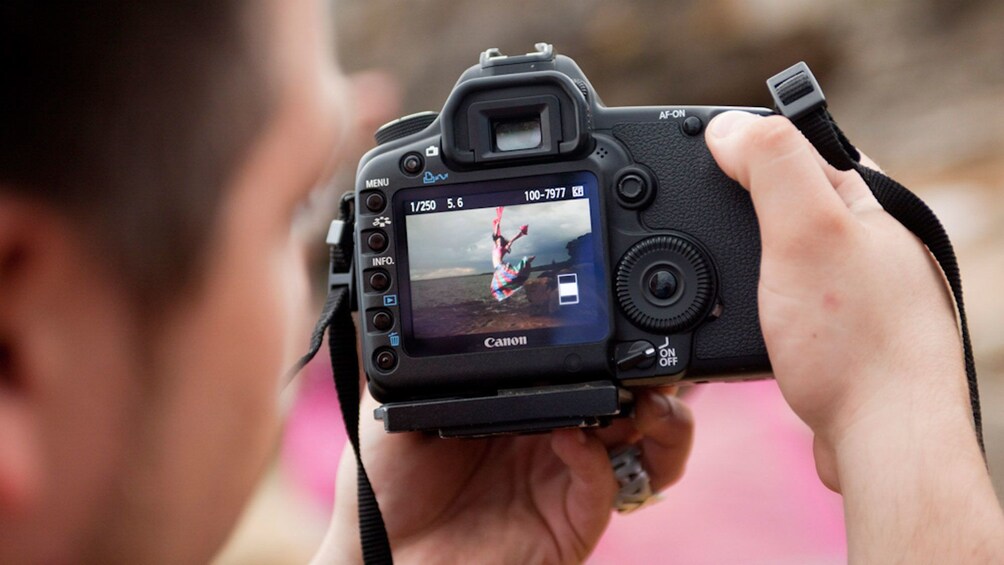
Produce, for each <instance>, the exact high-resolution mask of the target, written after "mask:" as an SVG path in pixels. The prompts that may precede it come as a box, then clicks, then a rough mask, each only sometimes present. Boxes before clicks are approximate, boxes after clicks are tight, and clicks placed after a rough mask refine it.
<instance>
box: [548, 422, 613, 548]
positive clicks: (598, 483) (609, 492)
mask: <svg viewBox="0 0 1004 565" xmlns="http://www.w3.org/2000/svg"><path fill="white" fill-rule="evenodd" d="M551 449H552V450H553V451H554V454H555V455H557V456H558V459H560V460H561V461H562V463H564V464H565V465H566V466H567V467H568V472H569V476H570V481H569V485H568V493H567V496H566V497H565V512H566V515H567V516H568V517H569V519H570V520H571V521H572V522H573V523H572V527H573V528H574V529H575V531H576V532H577V533H578V534H579V537H580V539H595V538H598V537H599V535H600V534H601V533H602V532H603V530H604V529H605V528H606V525H607V522H608V521H609V520H610V509H611V508H612V507H613V503H614V498H615V497H616V496H617V480H616V479H615V478H614V471H613V468H612V467H611V466H610V458H609V457H608V456H607V449H606V447H604V446H603V444H602V443H600V441H599V440H598V439H596V438H593V437H589V436H588V435H587V434H586V433H585V432H583V431H582V430H581V429H578V428H575V429H571V430H556V431H554V432H553V433H552V434H551Z"/></svg>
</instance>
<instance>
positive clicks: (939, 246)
mask: <svg viewBox="0 0 1004 565" xmlns="http://www.w3.org/2000/svg"><path fill="white" fill-rule="evenodd" d="M767 87H768V88H769V89H770V93H771V95H772V96H773V97H774V104H775V108H776V110H777V113H778V114H781V115H782V116H784V117H786V118H788V119H789V120H791V122H792V123H793V124H795V127H797V128H798V129H799V131H801V132H802V134H803V135H804V136H805V137H806V139H808V140H809V142H810V143H812V145H813V146H815V148H816V150H817V151H818V152H819V154H820V155H821V156H822V157H823V158H824V159H826V162H828V163H829V164H830V165H832V166H833V167H834V168H836V169H838V170H841V171H849V170H854V171H857V172H858V174H860V175H861V178H863V179H864V181H865V184H867V185H868V188H870V189H871V191H872V193H873V194H874V195H875V198H876V199H877V200H878V202H879V204H881V205H882V207H883V208H884V209H885V211H886V212H887V213H888V214H889V215H890V216H892V217H893V218H895V219H896V220H897V221H899V223H901V224H903V226H904V227H906V229H908V230H910V231H911V232H913V234H914V235H916V236H917V237H918V238H919V239H920V240H921V242H923V244H924V245H925V246H927V249H928V250H929V251H930V252H931V255H933V256H934V258H935V260H937V262H938V266H939V267H941V270H942V272H943V273H944V275H945V278H946V279H947V280H948V286H949V287H950V288H951V290H952V295H953V296H954V298H955V307H956V308H957V310H958V314H959V325H960V328H961V332H962V350H963V355H964V357H965V363H966V380H967V383H968V385H969V403H970V407H971V408H972V413H973V424H974V426H975V428H976V441H977V443H979V446H980V450H981V451H983V453H984V456H985V455H986V449H985V447H984V445H983V425H982V418H981V414H980V393H979V387H978V385H977V380H976V363H975V360H974V359H973V344H972V341H971V339H970V337H969V324H968V322H967V321H966V308H965V304H964V303H963V301H962V278H961V274H960V272H959V262H958V260H957V259H956V257H955V250H954V249H953V247H952V242H951V241H950V240H949V239H948V234H947V233H946V232H945V228H944V227H943V226H942V225H941V221H940V220H938V217H937V216H936V215H935V214H934V212H933V211H932V210H931V209H930V208H929V207H928V206H927V204H925V203H924V201H923V200H921V199H920V198H919V197H917V195H915V194H914V193H912V192H910V190H908V189H907V188H906V187H904V186H903V185H901V184H899V183H898V182H896V181H894V180H893V179H891V178H889V177H888V176H886V175H884V174H882V173H880V172H878V171H875V170H873V169H870V168H868V167H866V166H864V165H863V164H861V154H860V153H859V152H858V150H857V149H856V148H855V147H854V146H853V145H852V144H851V142H850V141H849V140H848V139H847V137H846V136H845V135H844V133H843V132H842V131H840V128H839V127H837V123H836V122H835V121H834V120H833V116H831V115H830V113H829V111H828V110H827V109H826V98H825V97H824V96H823V91H822V90H821V89H820V88H819V83H817V82H816V79H815V77H813V76H812V71H810V70H809V67H808V65H806V64H805V63H798V64H796V65H794V66H792V67H790V68H788V69H786V70H784V71H782V72H781V73H778V74H777V75H774V76H773V77H771V78H770V79H769V80H768V81H767Z"/></svg>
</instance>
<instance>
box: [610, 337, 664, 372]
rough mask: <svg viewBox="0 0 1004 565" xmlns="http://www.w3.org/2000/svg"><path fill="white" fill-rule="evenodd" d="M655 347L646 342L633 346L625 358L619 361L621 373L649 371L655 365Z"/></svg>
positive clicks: (639, 342)
mask: <svg viewBox="0 0 1004 565" xmlns="http://www.w3.org/2000/svg"><path fill="white" fill-rule="evenodd" d="M655 357H656V355H655V346H654V345H652V344H651V343H649V342H647V341H645V340H639V341H636V342H634V343H632V344H631V347H629V348H628V350H627V351H626V352H625V353H624V356H623V357H621V358H620V359H618V360H617V368H618V369H620V370H621V371H630V370H631V369H649V368H651V367H652V365H655Z"/></svg>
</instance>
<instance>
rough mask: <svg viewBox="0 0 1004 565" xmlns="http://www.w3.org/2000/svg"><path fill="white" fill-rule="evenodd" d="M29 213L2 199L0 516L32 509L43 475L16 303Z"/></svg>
mask: <svg viewBox="0 0 1004 565" xmlns="http://www.w3.org/2000/svg"><path fill="white" fill-rule="evenodd" d="M25 211H26V210H25V209H24V207H23V206H22V205H20V204H19V203H17V202H15V201H13V200H12V199H11V198H9V197H6V196H0V517H4V516H10V515H16V514H20V513H22V512H24V511H26V510H27V509H29V508H30V506H31V503H32V501H33V500H34V499H35V493H36V492H37V489H38V486H39V473H40V470H41V465H40V463H41V462H40V461H39V457H40V453H41V446H40V445H39V437H38V433H37V427H38V420H37V418H36V417H35V415H34V414H33V413H32V409H31V406H32V395H31V387H30V380H31V379H30V377H29V375H27V374H25V366H24V364H22V363H19V357H20V355H21V351H20V347H21V344H20V343H19V341H18V335H19V334H18V331H17V327H16V326H17V319H16V318H17V316H18V314H17V312H18V311H19V308H18V307H17V306H16V305H15V304H14V301H15V300H19V297H20V296H22V293H23V292H24V288H23V285H24V284H26V282H28V281H27V280H26V277H25V273H24V269H25V268H26V266H27V261H28V260H29V259H30V258H29V257H28V254H30V253H31V250H30V246H31V245H32V243H31V242H30V241H29V240H28V239H27V236H28V234H26V233H25V228H26V225H25V222H26V221H30V218H28V217H25V216H24V215H23V213H24V212H25Z"/></svg>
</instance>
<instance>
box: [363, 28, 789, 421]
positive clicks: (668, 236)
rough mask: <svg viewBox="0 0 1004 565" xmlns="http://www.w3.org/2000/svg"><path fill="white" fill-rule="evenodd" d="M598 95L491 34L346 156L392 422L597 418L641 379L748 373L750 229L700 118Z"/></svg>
mask: <svg viewBox="0 0 1004 565" xmlns="http://www.w3.org/2000/svg"><path fill="white" fill-rule="evenodd" d="M736 109H738V110H743V111H747V112H752V113H756V114H761V115H767V114H771V113H772V112H771V111H770V110H767V109H765V108H732V107H716V106H648V107H621V108H608V107H606V106H604V105H603V103H602V101H601V100H600V98H599V96H598V95H597V93H596V92H595V91H594V89H593V88H592V86H591V85H590V83H589V81H588V79H587V78H586V76H585V74H584V73H583V72H582V71H581V70H580V69H579V67H578V66H577V65H576V63H575V62H574V61H573V60H572V59H570V58H568V57H565V56H562V55H557V54H555V52H554V50H553V48H552V46H551V45H548V44H543V43H542V44H537V45H536V50H535V51H534V52H532V53H528V54H525V55H517V56H506V55H503V54H502V53H500V52H499V51H498V50H497V49H490V50H488V51H485V52H484V53H482V54H481V57H480V62H479V64H477V65H475V66H473V67H471V68H469V69H468V70H467V71H466V72H464V73H463V75H462V76H461V77H460V79H459V81H458V82H457V84H456V86H455V87H454V88H453V90H452V92H451V93H450V95H449V97H448V99H447V100H446V103H445V105H444V107H443V110H442V112H440V113H438V114H436V113H431V112H426V113H421V114H415V115H411V116H406V117H403V118H400V119H398V120H395V121H394V122H391V123H389V124H387V125H385V126H384V127H382V128H381V129H380V130H379V131H378V132H377V134H376V138H377V142H378V146H377V147H376V148H375V149H373V150H371V151H370V152H369V153H367V154H366V155H365V156H364V157H363V158H362V160H361V162H360V163H359V168H358V171H357V178H356V185H355V201H354V214H355V216H354V220H355V229H354V232H353V239H354V247H355V250H354V256H353V272H352V276H351V280H352V284H353V287H354V295H355V300H356V303H357V307H358V311H359V318H360V322H359V325H360V328H359V332H360V334H361V342H362V360H363V364H364V367H365V372H366V377H367V380H368V384H369V389H370V392H371V393H372V395H373V396H374V398H376V399H377V400H378V401H379V402H381V404H382V405H381V407H380V408H379V409H377V411H376V415H375V416H376V417H377V418H379V419H381V420H383V424H384V427H385V429H386V430H387V431H389V432H397V431H416V430H417V431H426V432H432V433H437V434H439V435H441V436H444V437H457V436H459V437H464V436H482V435H490V434H498V433H524V432H527V433H528V432H538V431H545V430H549V429H553V428H558V427H569V426H595V425H603V424H606V423H608V422H609V421H610V420H611V419H612V418H614V417H617V416H621V415H625V414H627V413H629V411H630V409H631V402H632V400H631V399H632V394H631V390H632V389H633V388H635V387H640V386H655V385H665V384H676V383H702V382H708V381H722V380H743V379H750V378H760V377H763V376H765V374H766V373H767V372H769V370H770V365H769V361H768V358H767V353H766V348H765V346H764V341H763V337H762V335H761V333H760V325H759V319H758V314H757V281H758V277H759V267H760V265H759V262H760V237H759V231H758V227H757V221H756V217H755V215H754V211H753V206H752V203H751V201H750V198H749V195H748V193H747V192H746V191H745V190H744V189H743V188H742V187H741V186H739V185H738V184H737V183H735V182H734V181H732V180H731V179H729V178H728V177H727V176H726V175H725V174H724V173H723V172H722V171H721V170H720V169H719V168H718V166H717V165H716V164H715V161H714V160H713V159H712V157H711V154H710V153H709V151H708V149H707V147H706V145H705V143H704V127H705V126H706V125H707V123H708V122H709V121H710V120H711V118H712V117H714V116H715V115H716V114H718V113H721V112H724V111H726V110H736Z"/></svg>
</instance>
